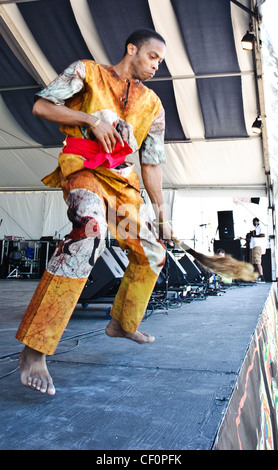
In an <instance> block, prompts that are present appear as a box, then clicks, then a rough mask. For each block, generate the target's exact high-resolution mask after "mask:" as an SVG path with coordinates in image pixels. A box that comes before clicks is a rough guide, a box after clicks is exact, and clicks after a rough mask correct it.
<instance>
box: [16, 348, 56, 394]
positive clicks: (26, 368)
mask: <svg viewBox="0 0 278 470" xmlns="http://www.w3.org/2000/svg"><path fill="white" fill-rule="evenodd" d="M19 366H20V377H21V383H22V384H23V385H25V386H26V387H30V388H32V389H34V390H38V391H39V392H41V393H47V394H48V395H55V387H54V385H53V382H52V378H51V376H50V375H49V372H48V370H47V366H46V359H45V354H43V353H41V352H39V351H35V349H31V348H29V347H28V346H25V348H24V349H23V351H22V352H21V353H20V355H19Z"/></svg>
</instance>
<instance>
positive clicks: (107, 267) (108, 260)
mask: <svg viewBox="0 0 278 470" xmlns="http://www.w3.org/2000/svg"><path fill="white" fill-rule="evenodd" d="M123 275H124V271H123V270H122V268H121V267H120V266H119V264H118V263H117V261H116V260H115V258H114V257H113V255H112V253H110V251H109V250H108V248H106V249H105V250H104V252H103V253H102V254H101V255H100V257H99V258H98V259H97V261H96V263H95V265H94V267H93V269H92V271H91V273H90V276H89V278H88V281H87V283H86V285H85V287H84V289H83V291H82V293H81V295H80V298H79V302H80V301H84V300H89V299H91V300H93V299H97V298H98V297H105V296H114V295H116V293H117V291H118V289H119V285H120V283H121V280H122V278H123Z"/></svg>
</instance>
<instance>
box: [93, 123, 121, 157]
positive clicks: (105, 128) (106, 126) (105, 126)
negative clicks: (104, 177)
mask: <svg viewBox="0 0 278 470" xmlns="http://www.w3.org/2000/svg"><path fill="white" fill-rule="evenodd" d="M90 132H92V133H93V134H94V135H95V137H96V138H97V140H98V141H99V142H101V143H102V145H103V148H104V150H105V152H107V153H111V152H113V150H114V148H115V146H116V140H118V141H119V142H120V144H121V145H122V146H124V143H123V139H122V138H121V136H120V134H119V133H118V132H117V131H116V129H115V127H113V126H112V125H111V124H110V123H109V122H107V121H100V123H99V124H98V125H97V126H96V127H95V128H90Z"/></svg>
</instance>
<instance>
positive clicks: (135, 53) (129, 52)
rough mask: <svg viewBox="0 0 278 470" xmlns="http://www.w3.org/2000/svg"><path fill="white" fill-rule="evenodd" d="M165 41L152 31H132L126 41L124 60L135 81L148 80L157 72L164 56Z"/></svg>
mask: <svg viewBox="0 0 278 470" xmlns="http://www.w3.org/2000/svg"><path fill="white" fill-rule="evenodd" d="M165 49H166V45H165V40H164V39H163V37H162V36H160V34H158V33H157V32H156V31H154V30H152V29H147V28H144V29H139V30H137V31H134V33H132V34H131V35H130V36H129V37H128V38H127V40H126V44H125V59H126V60H128V61H129V65H130V68H131V72H132V77H133V79H135V80H141V81H144V80H148V79H150V78H152V77H153V76H154V74H155V72H156V71H157V70H158V67H159V65H160V63H161V62H162V61H163V59H164V56H165Z"/></svg>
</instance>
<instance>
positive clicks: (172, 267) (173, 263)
mask: <svg viewBox="0 0 278 470" xmlns="http://www.w3.org/2000/svg"><path fill="white" fill-rule="evenodd" d="M167 269H168V287H179V286H184V285H185V284H187V278H186V271H185V270H184V268H183V267H182V266H181V264H180V263H179V262H178V260H177V259H176V258H175V256H174V255H173V253H172V252H171V251H168V252H167V257H166V262H165V265H164V268H163V270H162V273H161V274H162V275H161V280H162V282H161V284H163V283H164V281H166V272H167Z"/></svg>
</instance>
